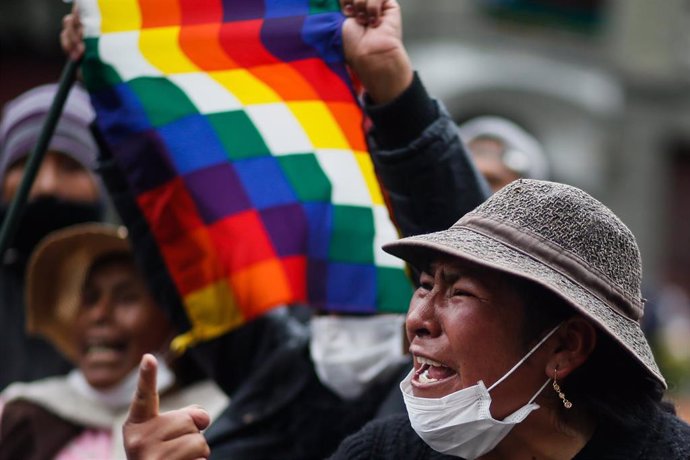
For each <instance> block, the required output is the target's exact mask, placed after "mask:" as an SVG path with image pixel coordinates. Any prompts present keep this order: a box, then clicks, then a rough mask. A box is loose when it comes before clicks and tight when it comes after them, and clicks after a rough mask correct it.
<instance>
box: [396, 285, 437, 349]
mask: <svg viewBox="0 0 690 460" xmlns="http://www.w3.org/2000/svg"><path fill="white" fill-rule="evenodd" d="M437 297H438V295H437V293H435V292H434V291H433V290H432V291H430V292H429V293H427V295H425V296H424V297H419V296H417V295H415V296H413V297H412V301H411V302H410V309H409V310H408V312H407V319H406V321H405V327H406V328H407V333H408V336H411V337H435V336H437V335H438V334H439V331H440V329H441V328H440V327H439V324H438V321H437V317H436V311H435V310H436V306H435V304H436V301H437Z"/></svg>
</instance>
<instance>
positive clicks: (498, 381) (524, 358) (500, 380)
mask: <svg viewBox="0 0 690 460" xmlns="http://www.w3.org/2000/svg"><path fill="white" fill-rule="evenodd" d="M561 324H562V323H561ZM561 324H558V325H557V326H556V327H554V328H553V329H551V331H550V332H549V333H548V334H546V335H545V336H544V338H543V339H541V340H540V341H539V343H538V344H536V345H535V346H534V347H532V349H531V350H530V351H529V352H528V353H527V354H526V355H525V356H524V357H523V358H522V359H521V360H520V361H518V362H517V364H516V365H515V366H513V367H512V368H511V369H510V370H509V371H508V372H506V374H505V375H504V376H503V377H501V378H500V379H498V380H496V382H494V384H493V385H491V386H490V387H489V388H487V390H486V391H489V392H490V391H491V390H493V389H494V388H496V387H497V386H498V384H499V383H501V382H503V381H504V380H505V379H507V378H508V377H510V375H511V374H512V373H513V372H515V369H517V368H518V367H520V366H521V365H522V363H524V362H525V361H527V359H528V358H529V357H530V356H532V353H534V352H535V351H537V350H538V349H539V347H541V346H542V344H543V343H544V342H546V341H547V340H548V338H549V337H551V336H552V335H553V333H554V332H556V331H557V330H558V328H559V327H561ZM549 380H551V379H548V380H547V381H546V383H545V384H544V385H543V386H542V387H541V389H540V390H539V391H538V392H537V394H536V395H534V398H536V397H537V395H538V394H539V393H540V392H541V391H542V390H543V389H544V387H545V386H546V385H547V384H548V383H549ZM534 398H533V399H534ZM530 402H531V401H530Z"/></svg>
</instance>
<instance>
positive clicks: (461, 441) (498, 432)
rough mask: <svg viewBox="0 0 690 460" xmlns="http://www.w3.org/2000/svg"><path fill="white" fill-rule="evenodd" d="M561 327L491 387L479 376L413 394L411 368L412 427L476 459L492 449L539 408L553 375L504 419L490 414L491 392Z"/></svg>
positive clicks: (407, 391)
mask: <svg viewBox="0 0 690 460" xmlns="http://www.w3.org/2000/svg"><path fill="white" fill-rule="evenodd" d="M559 327H560V325H558V326H556V327H555V328H553V329H552V330H551V332H549V333H548V334H547V335H546V337H544V338H543V339H541V340H540V341H539V343H538V344H537V345H535V346H534V348H532V349H531V350H530V351H529V352H528V353H527V354H526V355H525V357H523V358H522V359H521V360H520V361H519V362H518V363H517V364H516V365H515V366H513V368H512V369H510V370H509V371H508V372H507V373H506V374H505V375H504V376H503V377H501V378H500V379H498V381H496V383H494V384H493V385H491V387H489V388H488V389H487V388H486V387H485V386H484V382H482V381H481V380H480V381H479V382H477V384H476V385H473V386H471V387H468V388H464V389H462V390H459V391H456V392H455V393H451V394H449V395H446V396H444V397H442V398H420V397H417V396H414V395H413V394H412V385H411V383H410V382H411V380H412V376H413V375H414V370H412V372H410V374H409V375H408V376H407V377H405V380H403V381H402V382H401V383H400V390H401V391H402V393H403V398H404V399H405V406H406V407H407V414H408V416H409V417H410V423H411V425H412V428H413V429H414V430H415V432H417V434H418V435H419V437H420V438H422V439H423V440H424V442H426V443H427V444H428V445H429V446H430V447H431V448H432V449H434V450H435V451H438V452H441V453H444V454H447V455H455V456H458V457H462V458H464V459H467V460H473V459H475V458H477V457H480V456H482V455H484V454H486V453H487V452H490V451H491V450H492V449H493V448H494V447H496V445H497V444H498V443H499V442H501V440H502V439H503V438H504V437H505V436H506V435H507V434H508V432H509V431H510V430H511V429H512V428H513V427H514V426H515V425H517V424H518V423H520V422H522V421H523V420H524V419H525V418H526V417H527V416H528V415H529V414H530V413H531V412H532V411H533V410H535V409H538V408H539V405H538V404H534V400H535V399H536V398H537V396H539V394H540V393H541V392H542V390H544V387H546V385H547V384H548V383H549V382H550V381H551V379H547V380H546V382H545V383H544V385H542V387H541V388H540V389H539V390H538V391H537V392H536V393H535V394H534V396H532V398H531V399H530V400H529V402H528V403H527V404H525V405H524V406H522V407H521V408H519V409H518V410H516V411H515V412H513V413H512V414H510V415H509V416H507V417H506V418H504V419H503V420H495V419H494V418H493V417H492V416H491V412H490V411H489V408H490V407H491V396H490V395H489V392H490V391H491V390H493V389H494V388H496V386H497V385H498V384H499V383H501V382H503V381H504V380H505V379H506V378H508V377H509V376H510V375H511V374H512V373H513V372H514V371H515V369H517V368H518V367H519V366H520V365H521V364H522V363H524V362H525V361H526V360H527V358H529V357H530V355H531V354H532V353H534V352H535V351H536V350H537V349H538V348H539V347H540V346H541V345H542V344H543V343H544V342H545V341H546V340H547V339H548V338H549V337H551V335H552V334H553V333H554V332H556V330H558V328H559Z"/></svg>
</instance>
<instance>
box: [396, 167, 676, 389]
mask: <svg viewBox="0 0 690 460" xmlns="http://www.w3.org/2000/svg"><path fill="white" fill-rule="evenodd" d="M383 249H384V250H385V251H386V252H388V253H390V254H392V255H394V256H397V257H400V258H401V259H404V260H406V261H407V262H409V263H410V264H412V265H413V266H416V267H418V268H425V267H426V266H427V264H428V263H430V262H431V261H433V260H434V259H435V258H437V257H439V256H443V255H446V256H452V257H457V258H460V259H464V260H467V261H470V262H473V263H476V264H479V265H480V266H484V267H488V268H491V269H495V270H499V271H501V272H505V273H509V274H512V275H515V276H518V277H521V278H524V279H527V280H530V281H532V282H534V283H537V284H538V285H540V286H543V287H544V288H546V289H548V290H550V291H552V292H554V293H555V294H557V295H559V296H560V297H561V298H563V299H564V300H565V301H566V302H567V303H568V304H569V305H570V306H572V307H573V308H574V309H575V310H577V311H578V312H579V313H581V314H582V315H584V316H585V317H587V318H589V319H591V320H592V321H593V322H594V323H595V324H596V325H597V326H598V327H599V328H600V329H601V330H602V331H603V332H605V333H606V334H608V335H609V336H611V337H612V338H613V339H614V340H615V342H616V343H617V344H619V345H620V347H621V349H622V352H625V353H628V354H629V355H630V356H631V357H632V358H634V360H635V361H637V362H638V363H639V364H640V365H641V366H642V367H643V368H644V369H645V370H646V371H647V372H648V373H649V374H650V375H651V376H652V377H653V378H654V379H656V380H658V381H659V382H660V383H661V384H662V385H663V386H664V387H667V385H666V381H665V379H664V377H663V376H662V375H661V372H660V371H659V367H658V366H657V364H656V361H655V360H654V356H653V354H652V351H651V349H650V347H649V344H648V342H647V339H646V338H645V336H644V334H643V332H642V329H641V328H640V320H641V318H642V314H643V310H644V300H643V299H642V296H641V292H640V285H641V278H642V268H641V260H640V252H639V249H638V247H637V243H636V241H635V237H634V236H633V234H632V232H630V230H629V229H628V228H627V227H626V226H625V225H624V224H623V223H622V222H621V221H620V219H618V217H616V216H615V214H613V212H611V210H610V209H608V208H607V207H606V206H604V205H603V204H601V203H600V202H599V201H597V200H595V199H594V198H592V197H591V196H590V195H588V194H587V193H585V192H583V191H582V190H580V189H578V188H575V187H571V186H568V185H564V184H559V183H555V182H546V181H538V180H530V179H523V180H518V181H515V182H513V183H511V184H509V185H508V186H506V187H504V188H503V189H501V190H499V191H498V192H497V193H496V194H494V195H493V196H492V197H491V198H489V200H487V201H486V202H485V203H483V204H482V205H480V206H479V207H477V208H476V209H475V210H474V211H472V212H470V213H468V214H466V215H465V216H463V217H462V218H461V219H460V220H459V221H457V222H456V223H455V224H453V226H452V227H450V228H449V229H448V230H443V231H440V232H435V233H430V234H425V235H418V236H412V237H408V238H403V239H401V240H398V241H396V242H393V243H389V244H387V245H385V246H384V247H383Z"/></svg>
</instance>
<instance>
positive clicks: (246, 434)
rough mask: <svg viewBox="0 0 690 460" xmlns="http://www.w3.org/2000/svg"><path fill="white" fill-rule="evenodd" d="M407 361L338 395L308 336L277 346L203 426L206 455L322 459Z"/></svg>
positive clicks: (365, 416) (373, 406)
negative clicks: (357, 392) (356, 390)
mask: <svg viewBox="0 0 690 460" xmlns="http://www.w3.org/2000/svg"><path fill="white" fill-rule="evenodd" d="M409 366H410V365H409V364H406V365H402V366H400V369H399V370H398V372H396V373H395V374H394V375H392V376H390V377H388V378H387V379H385V380H384V381H381V382H378V383H377V384H375V385H373V386H372V387H371V388H369V389H368V390H367V392H366V393H365V394H363V395H362V396H361V397H359V398H357V399H355V400H343V399H341V398H340V397H339V396H338V395H336V394H335V393H333V392H332V391H331V390H329V389H328V388H326V387H325V386H324V385H323V384H321V382H320V381H319V378H318V376H317V375H316V373H315V372H314V366H313V364H312V362H311V359H310V356H309V348H308V342H307V341H305V342H304V343H302V344H300V345H299V346H291V347H288V348H282V349H279V350H277V351H276V352H275V353H274V354H273V355H272V356H271V357H270V358H269V359H268V360H267V361H266V362H265V365H264V366H263V367H262V368H261V369H260V370H259V371H258V372H255V373H254V374H252V375H250V376H248V378H247V379H246V380H245V382H244V383H243V385H242V387H241V388H240V390H238V391H237V392H236V393H235V394H234V395H233V398H232V401H231V403H230V405H229V406H228V408H227V409H226V410H225V412H223V413H222V414H221V415H220V416H219V417H218V418H217V420H216V421H215V422H214V423H213V424H212V425H211V427H210V428H209V429H208V430H206V432H205V436H206V439H207V441H208V443H209V446H210V447H211V459H218V460H221V459H247V460H249V459H257V460H269V459H276V460H277V459H285V460H290V459H294V460H309V459H323V458H325V457H327V456H328V455H330V454H331V453H332V452H333V451H334V450H335V449H336V448H337V447H338V445H339V444H340V442H341V441H342V440H343V439H345V438H346V437H347V436H348V435H350V434H352V433H354V432H356V431H357V430H359V429H360V428H361V427H362V426H363V425H364V424H365V423H366V422H368V421H369V420H371V419H373V418H374V417H375V416H376V415H377V412H378V411H379V409H380V406H381V401H382V400H384V399H385V398H386V397H387V396H388V394H389V393H390V390H391V388H393V387H397V384H398V382H399V381H400V379H402V376H403V374H404V373H407V372H408V371H409ZM402 410H404V407H403V408H402Z"/></svg>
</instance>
